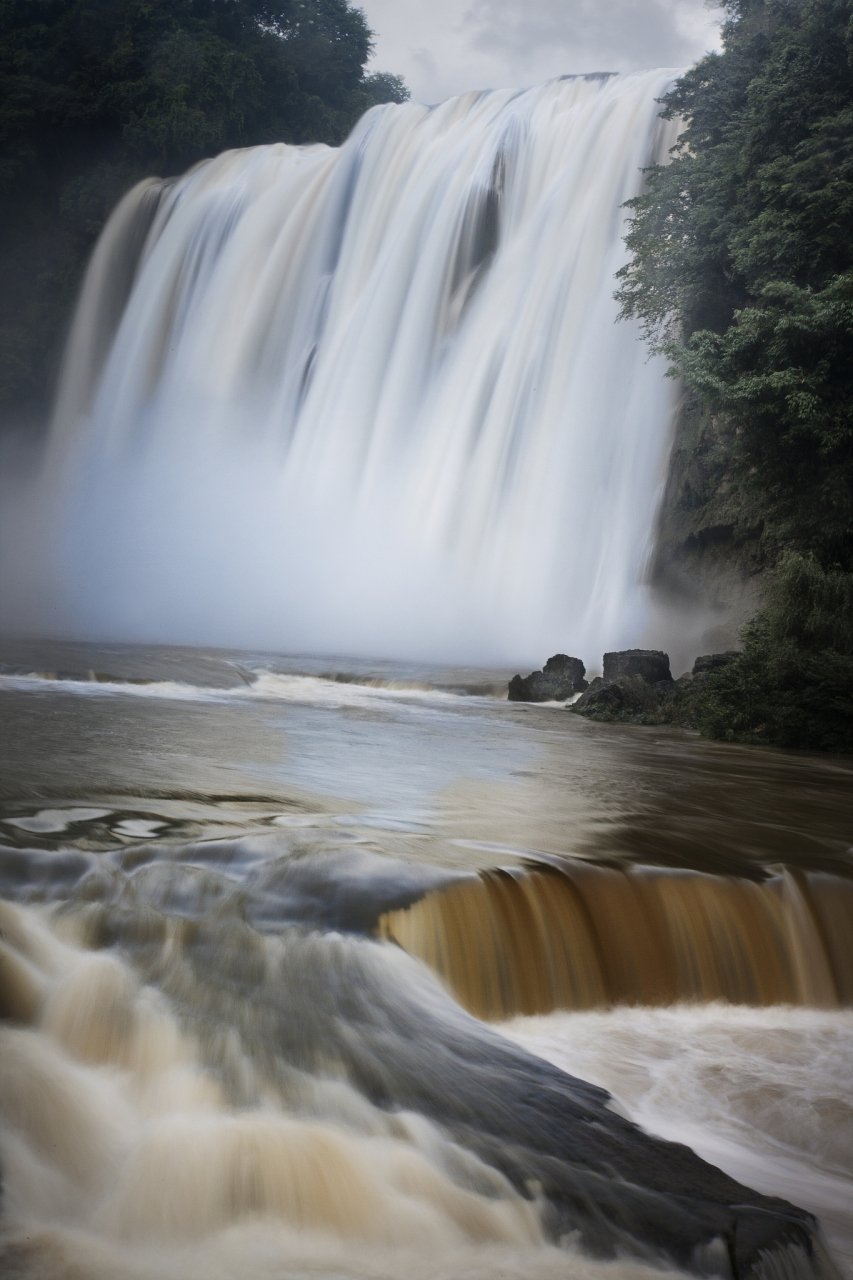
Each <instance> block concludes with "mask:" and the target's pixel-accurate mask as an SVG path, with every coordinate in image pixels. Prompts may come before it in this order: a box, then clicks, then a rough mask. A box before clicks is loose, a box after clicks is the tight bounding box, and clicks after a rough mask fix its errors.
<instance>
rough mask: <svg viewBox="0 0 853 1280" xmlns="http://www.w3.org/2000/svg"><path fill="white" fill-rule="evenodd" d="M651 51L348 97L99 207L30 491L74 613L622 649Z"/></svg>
mask: <svg viewBox="0 0 853 1280" xmlns="http://www.w3.org/2000/svg"><path fill="white" fill-rule="evenodd" d="M672 74H673V73H671V72H661V71H655V72H647V73H642V74H637V75H628V76H584V77H568V78H564V79H561V80H558V81H554V82H551V83H548V84H545V85H543V86H540V87H538V88H534V89H530V90H526V91H523V92H509V91H500V92H489V93H486V92H484V93H469V94H466V95H463V96H462V97H460V98H456V99H453V100H451V101H449V102H446V103H444V104H443V105H441V106H438V107H434V108H427V107H424V106H419V105H416V104H410V103H409V104H404V105H388V106H383V107H376V108H374V109H373V110H371V111H369V112H368V113H367V115H365V116H364V118H363V119H362V120H361V121H360V123H359V124H358V125H357V127H356V128H355V130H354V131H353V133H352V135H351V136H350V138H349V139H348V140H347V141H346V143H345V144H344V145H343V146H342V147H340V148H338V149H333V148H329V147H326V146H320V145H316V146H302V147H295V146H287V145H284V144H275V145H270V146H260V147H253V148H250V149H248V150H243V151H231V152H226V153H225V154H223V155H221V156H219V157H218V158H216V159H214V160H210V161H206V162H204V163H203V164H200V165H198V166H196V167H195V168H194V169H192V170H191V171H190V172H189V173H187V174H186V175H185V176H184V177H182V178H180V179H178V180H177V181H169V182H156V181H151V180H149V181H147V182H145V183H142V184H140V185H139V186H138V187H137V188H135V189H134V191H132V192H131V193H130V194H129V195H128V196H126V197H125V199H124V201H123V202H122V203H121V204H120V206H119V207H118V209H117V210H116V212H115V213H114V215H113V217H112V219H111V221H110V222H109V224H108V225H107V227H106V229H105V231H104V233H103V235H102V238H101V241H100V243H99V245H98V246H97V249H96V251H95V254H94V257H93V261H92V264H91V266H90V269H89V274H88V277H87V280H86V283H85V286H84V289H83V293H82V297H81V301H80V304H79V308H78V313H77V317H76V320H75V323H74V328H73V332H72V335H71V338H70V340H69V347H68V352H67V356H66V363H65V373H64V376H63V379H62V384H61V387H60V393H59V398H58V404H57V409H56V417H55V423H54V428H53V435H52V440H51V443H50V448H49V453H48V459H47V462H46V466H45V470H44V474H43V477H42V494H41V509H42V512H43V513H45V512H49V513H50V521H51V527H52V530H53V533H52V535H51V536H52V537H53V539H54V545H53V548H52V550H51V552H50V554H51V555H52V556H54V557H55V559H56V561H57V564H58V570H57V582H58V583H59V584H61V585H60V586H59V587H58V588H57V589H58V591H59V592H60V594H59V596H58V597H57V598H56V599H55V612H54V613H53V614H52V617H53V618H54V626H55V620H56V618H57V617H58V618H59V619H60V620H61V625H62V627H63V629H64V630H65V631H66V633H69V634H74V635H78V636H82V637H87V636H92V635H109V636H111V637H113V638H117V639H156V640H173V641H178V642H187V643H193V642H221V643H228V644H243V645H255V646H257V645H261V644H263V645H266V646H270V647H276V648H278V649H284V650H289V651H291V652H294V651H314V652H326V653H329V652H338V653H342V652H348V653H364V654H367V655H370V654H372V655H379V654H387V655H390V656H396V657H418V658H442V659H444V658H454V659H460V660H472V661H494V662H511V661H515V660H521V659H523V658H529V660H530V661H531V662H534V661H535V662H541V659H542V656H543V655H545V654H547V653H549V652H551V651H552V650H554V649H557V648H560V649H564V650H567V651H569V652H572V653H579V654H581V655H583V656H584V657H585V658H586V660H587V661H588V662H589V661H594V660H596V659H597V657H598V655H599V654H600V653H601V652H602V650H603V649H604V648H618V647H620V646H621V645H625V644H629V643H631V642H637V641H638V640H639V639H640V637H641V635H642V631H643V627H644V619H645V611H646V601H645V588H644V587H643V586H642V577H643V569H644V565H645V563H646V560H647V558H648V553H649V549H650V539H651V536H652V529H653V524H654V516H655V506H656V501H657V495H658V492H659V488H660V484H661V480H662V472H663V469H664V466H665V461H666V450H667V444H668V436H669V422H670V417H671V391H670V388H669V384H667V383H666V382H665V380H664V378H663V376H662V375H663V369H662V367H661V364H660V362H659V361H658V360H649V359H648V357H647V352H646V350H645V349H644V347H643V345H642V343H640V342H638V341H637V333H636V329H635V327H634V326H633V325H631V324H628V323H624V324H617V323H616V316H617V306H616V303H615V301H614V299H613V291H614V287H615V286H614V273H615V272H616V270H617V269H618V268H619V266H620V265H621V264H622V263H623V261H624V260H625V253H626V251H625V247H624V243H623V239H622V237H623V233H624V211H623V209H622V205H623V204H624V202H625V201H626V200H627V199H629V198H630V197H631V196H634V195H636V194H637V192H638V191H639V190H640V189H641V187H642V182H643V175H642V169H643V167H644V166H647V165H649V164H651V163H653V162H655V161H663V160H664V159H665V158H666V156H667V152H668V149H669V147H670V146H671V145H672V143H673V141H674V138H675V130H676V127H677V126H676V125H674V124H672V123H666V122H663V121H661V120H660V118H659V115H658V112H659V107H658V105H657V102H656V100H657V99H658V98H659V97H660V96H661V94H662V93H664V92H665V91H666V88H667V86H668V85H669V84H670V83H671V80H672Z"/></svg>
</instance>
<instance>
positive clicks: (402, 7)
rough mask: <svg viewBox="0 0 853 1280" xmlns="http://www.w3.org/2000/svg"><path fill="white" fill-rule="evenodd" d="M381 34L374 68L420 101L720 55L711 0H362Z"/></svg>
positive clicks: (717, 20)
mask: <svg viewBox="0 0 853 1280" xmlns="http://www.w3.org/2000/svg"><path fill="white" fill-rule="evenodd" d="M360 7H361V8H362V9H363V10H364V12H365V14H366V15H367V20H368V22H369V23H370V26H371V27H372V28H373V30H374V31H375V33H376V53H375V55H374V58H373V61H372V63H371V67H370V69H371V70H373V71H393V72H396V73H397V74H398V75H402V76H403V77H404V79H405V81H406V84H407V85H408V86H409V88H410V89H411V91H412V97H413V98H415V99H416V100H418V101H420V102H440V101H441V100H442V99H443V98H448V97H450V96H451V95H453V94H456V93H463V92H464V91H465V90H466V89H504V88H512V87H515V86H522V85H529V84H537V83H539V82H540V81H542V80H548V79H551V78H552V77H553V76H559V75H567V74H570V73H572V72H579V71H639V70H643V69H646V68H651V67H682V66H688V65H689V64H690V63H692V62H695V61H696V59H697V58H700V57H701V56H702V54H704V53H706V52H707V51H708V50H709V49H715V48H718V47H719V23H720V17H721V10H720V9H719V8H716V7H713V6H709V5H708V4H707V3H706V0H360Z"/></svg>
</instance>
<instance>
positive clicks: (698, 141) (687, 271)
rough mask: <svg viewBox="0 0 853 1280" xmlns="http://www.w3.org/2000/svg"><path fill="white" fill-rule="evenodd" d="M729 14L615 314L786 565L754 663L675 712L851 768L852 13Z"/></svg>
mask: <svg viewBox="0 0 853 1280" xmlns="http://www.w3.org/2000/svg"><path fill="white" fill-rule="evenodd" d="M725 8H726V10H727V17H728V21H727V22H726V24H725V26H724V28H723V35H724V50H723V53H722V54H713V55H711V56H709V57H707V58H704V59H703V60H702V61H701V62H700V63H698V64H697V66H695V67H693V68H692V69H691V70H690V71H689V72H688V73H687V74H686V75H685V76H683V77H682V78H681V79H680V80H679V81H678V82H677V84H676V85H675V87H674V88H673V90H672V92H671V93H669V94H668V95H667V96H666V98H665V99H664V100H663V107H664V111H663V114H664V115H665V116H667V117H669V118H673V117H675V116H680V117H682V118H683V120H684V129H683V131H682V133H681V135H680V138H679V142H678V144H677V146H676V148H675V151H674V154H673V160H672V163H671V164H670V165H668V166H658V167H655V168H653V169H652V170H650V171H649V172H648V175H647V176H648V185H647V190H646V191H645V193H644V194H643V195H641V196H640V197H639V198H638V199H636V200H634V201H632V202H631V207H632V215H633V216H632V220H631V223H630V231H629V235H628V237H627V243H628V247H629V248H630V250H631V253H632V258H631V261H630V262H629V263H628V264H627V265H626V266H625V267H624V268H623V270H622V271H621V272H620V279H621V285H620V289H619V294H618V297H619V299H620V301H621V304H622V314H623V315H626V316H634V317H636V318H638V319H639V320H640V322H641V324H642V326H643V329H644V332H645V335H646V337H647V339H648V340H649V341H650V343H651V345H652V347H653V348H654V349H657V350H658V351H663V352H665V353H666V354H667V355H668V356H669V358H670V361H671V369H670V373H671V374H673V375H677V376H681V377H682V378H683V379H684V381H685V382H686V384H687V386H688V387H690V388H691V389H692V390H693V391H694V392H697V393H698V395H699V397H700V399H701V401H702V402H703V403H704V404H705V405H706V406H707V407H708V410H709V411H710V412H711V413H713V414H716V415H719V419H720V421H721V422H723V423H728V424H729V429H727V430H726V431H724V432H718V433H717V436H718V439H719V441H720V444H721V446H722V445H723V444H724V446H725V448H724V450H723V451H725V450H727V451H728V456H727V458H722V459H717V463H718V470H720V471H722V472H723V473H725V474H726V476H727V485H728V486H729V487H730V489H734V490H735V491H737V492H739V493H741V494H742V495H744V496H745V498H746V501H747V505H750V506H752V508H753V509H754V510H756V511H757V513H758V514H759V515H760V519H761V525H762V527H763V529H764V531H765V532H764V544H765V545H766V546H775V547H776V548H781V549H786V554H785V555H783V558H782V561H781V563H780V565H779V567H778V575H777V577H776V579H775V582H774V584H773V586H772V589H771V590H770V592H769V595H768V600H767V604H766V607H765V608H764V609H763V610H762V611H761V612H760V613H759V614H758V615H757V616H756V617H755V618H753V620H752V622H751V623H750V624H749V625H748V627H747V628H746V630H745V632H744V633H743V640H744V649H743V652H742V653H741V655H740V656H739V657H738V658H737V659H736V660H735V661H734V662H732V663H731V664H729V665H728V666H727V667H725V668H724V669H723V670H722V671H720V672H717V673H715V674H714V675H713V676H711V677H710V678H709V680H708V682H707V684H706V685H705V686H704V687H703V689H702V692H701V693H700V692H697V691H695V690H694V691H693V692H690V693H686V694H685V695H684V696H683V697H681V695H680V701H679V700H676V704H674V706H673V714H674V716H675V717H676V718H678V716H681V717H682V718H683V719H686V720H687V721H688V722H692V723H694V724H698V726H699V727H701V729H702V731H703V732H705V733H708V734H710V735H711V736H712V737H718V738H728V739H735V740H738V741H756V742H768V743H775V744H777V745H783V746H799V747H815V748H820V749H827V750H835V751H850V750H853V0H732V2H731V3H728V4H727V5H726V6H725ZM718 452H720V449H718ZM728 500H729V505H731V502H732V499H731V493H729V499H728Z"/></svg>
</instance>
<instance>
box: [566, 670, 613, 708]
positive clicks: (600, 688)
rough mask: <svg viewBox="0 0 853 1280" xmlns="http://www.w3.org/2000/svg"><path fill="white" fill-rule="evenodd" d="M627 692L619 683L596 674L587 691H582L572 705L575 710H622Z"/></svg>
mask: <svg viewBox="0 0 853 1280" xmlns="http://www.w3.org/2000/svg"><path fill="white" fill-rule="evenodd" d="M624 706H625V693H624V691H623V689H622V687H621V685H618V684H611V682H610V681H609V680H602V678H601V676H596V677H595V679H594V680H593V682H592V684H591V685H590V686H589V688H588V689H587V691H586V693H582V694H581V696H580V697H579V698H578V700H577V702H576V703H575V704H574V706H573V707H572V710H573V711H622V710H623V708H624Z"/></svg>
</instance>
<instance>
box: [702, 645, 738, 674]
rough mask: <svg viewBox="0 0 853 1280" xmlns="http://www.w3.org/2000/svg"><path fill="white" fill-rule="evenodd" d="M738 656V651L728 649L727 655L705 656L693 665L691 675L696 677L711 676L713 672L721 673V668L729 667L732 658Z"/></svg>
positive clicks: (711, 654) (712, 654)
mask: <svg viewBox="0 0 853 1280" xmlns="http://www.w3.org/2000/svg"><path fill="white" fill-rule="evenodd" d="M737 656H738V650H737V649H727V650H726V652H725V653H706V654H703V655H701V656H700V657H698V658H697V659H696V661H695V662H694V663H693V671H692V672H691V674H692V675H694V676H704V675H710V674H711V672H712V671H719V670H720V668H721V667H725V666H728V664H729V663H730V662H731V660H732V658H736V657H737Z"/></svg>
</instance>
